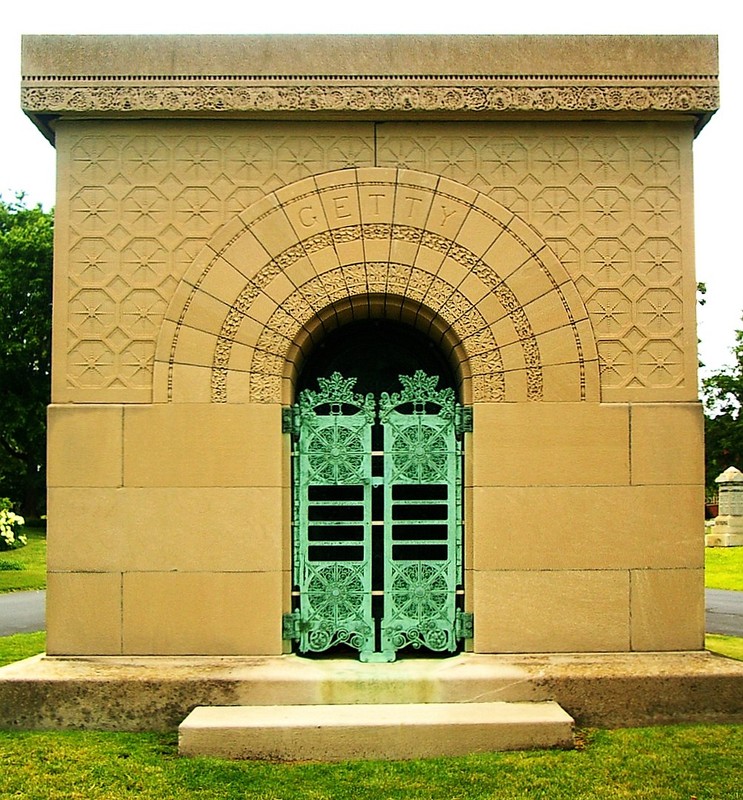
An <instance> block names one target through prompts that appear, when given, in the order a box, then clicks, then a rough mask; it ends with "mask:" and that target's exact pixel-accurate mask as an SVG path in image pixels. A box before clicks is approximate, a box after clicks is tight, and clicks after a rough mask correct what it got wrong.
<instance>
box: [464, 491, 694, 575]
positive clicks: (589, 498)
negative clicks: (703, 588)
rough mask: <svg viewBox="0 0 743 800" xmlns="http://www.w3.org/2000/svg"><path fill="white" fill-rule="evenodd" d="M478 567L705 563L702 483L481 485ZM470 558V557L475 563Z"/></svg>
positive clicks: (475, 514)
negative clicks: (486, 486)
mask: <svg viewBox="0 0 743 800" xmlns="http://www.w3.org/2000/svg"><path fill="white" fill-rule="evenodd" d="M470 491H471V493H472V510H471V516H469V517H467V516H466V517H465V518H466V519H468V523H467V534H468V535H471V537H472V542H471V543H470V544H469V547H471V548H472V558H473V561H472V562H471V563H472V566H473V568H474V569H476V570H494V569H504V570H511V569H512V570H540V569H629V568H647V567H689V568H701V567H702V566H703V564H704V560H703V559H704V552H703V551H704V548H703V547H702V541H701V537H700V535H699V531H700V529H701V525H702V519H701V516H702V508H703V502H704V497H703V489H702V487H695V486H590V487H588V486H561V487H552V486H523V487H499V488H496V487H491V488H483V487H475V488H473V489H471V490H470ZM468 563H469V562H468Z"/></svg>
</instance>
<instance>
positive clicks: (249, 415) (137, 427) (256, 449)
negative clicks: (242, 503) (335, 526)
mask: <svg viewBox="0 0 743 800" xmlns="http://www.w3.org/2000/svg"><path fill="white" fill-rule="evenodd" d="M124 438H125V446H124V485H125V486H127V487H129V486H227V487H229V486H281V485H282V480H283V476H282V474H281V472H282V433H281V407H280V406H279V405H272V404H255V405H226V404H215V403H211V404H207V403H205V404H185V403H184V404H168V405H154V406H129V407H127V408H125V409H124Z"/></svg>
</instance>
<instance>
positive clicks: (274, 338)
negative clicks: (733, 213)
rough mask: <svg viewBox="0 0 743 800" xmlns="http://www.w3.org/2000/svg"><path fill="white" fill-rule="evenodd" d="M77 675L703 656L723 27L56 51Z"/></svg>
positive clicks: (34, 80) (36, 76)
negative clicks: (699, 329)
mask: <svg viewBox="0 0 743 800" xmlns="http://www.w3.org/2000/svg"><path fill="white" fill-rule="evenodd" d="M22 102H23V107H24V109H25V111H26V113H27V114H28V115H29V116H30V117H31V118H32V119H33V121H34V122H35V123H36V125H37V126H38V128H39V129H40V131H41V132H42V133H43V134H44V135H45V136H46V137H47V138H48V139H49V140H50V142H52V143H53V145H54V147H55V148H56V151H57V158H58V194H57V205H56V256H55V278H54V349H53V353H54V358H53V390H52V404H51V406H50V409H49V480H48V483H49V544H48V546H49V580H48V610H47V615H48V617H47V619H48V652H49V654H50V655H56V656H70V655H73V656H81V655H97V656H103V655H117V656H120V655H148V656H152V655H155V656H164V655H220V656H227V655H236V656H237V655H239V656H253V655H262V656H263V655H279V654H282V653H290V652H295V653H298V654H300V655H306V656H309V657H311V656H314V655H321V654H326V655H327V654H331V655H334V656H336V657H340V658H346V657H347V658H350V659H354V658H361V659H362V660H363V661H392V660H396V659H400V658H404V657H406V656H407V655H409V654H411V653H415V654H417V655H420V654H426V655H429V656H431V657H437V656H439V657H440V656H446V655H451V654H453V653H456V652H460V651H465V652H467V651H471V652H473V653H480V654H488V653H497V654H504V653H558V652H585V653H588V652H629V651H664V650H674V651H677V650H682V651H683V650H700V649H701V648H702V647H703V631H704V619H703V612H704V606H703V537H702V534H701V532H702V529H703V528H702V510H703V488H702V487H703V466H702V449H703V448H702V413H701V408H700V405H699V403H698V401H697V380H696V362H697V356H696V332H695V277H694V246H693V244H694V224H693V202H692V145H693V142H694V138H695V136H696V135H697V134H698V133H699V131H700V130H701V128H702V127H703V126H704V124H705V123H706V122H707V120H708V119H709V117H710V115H711V114H712V113H714V111H715V109H716V108H717V106H718V79H717V49H716V39H715V38H714V37H708V36H669V37H655V36H651V37H626V36H617V37H605V36H603V37H572V36H548V37H539V36H523V37H500V36H440V37H415V36H413V37H403V36H358V37H357V36H339V37H320V36H306V37H293V36H268V37H259V36H223V37H217V36H191V37H184V36H156V37H131V36H89V37H85V36H70V37H61V36H60V37H56V36H30V37H26V38H25V39H24V43H23V89H22Z"/></svg>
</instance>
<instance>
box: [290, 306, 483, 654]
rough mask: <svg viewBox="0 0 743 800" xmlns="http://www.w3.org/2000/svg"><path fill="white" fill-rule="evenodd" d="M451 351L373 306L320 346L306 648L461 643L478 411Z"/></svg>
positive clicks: (314, 380)
mask: <svg viewBox="0 0 743 800" xmlns="http://www.w3.org/2000/svg"><path fill="white" fill-rule="evenodd" d="M454 386H455V379H454V374H453V371H452V369H451V366H450V365H449V364H448V362H447V361H446V359H445V358H444V357H443V354H442V353H441V352H440V351H439V350H438V349H437V348H436V347H435V346H434V345H433V344H432V343H431V342H430V340H429V339H428V338H427V337H426V336H425V334H423V333H421V332H420V331H417V330H416V329H415V328H413V327H412V326H410V325H407V324H404V323H401V322H397V321H392V320H386V319H364V320H361V321H357V322H354V323H351V324H349V325H346V326H343V327H341V328H338V329H336V330H334V331H332V332H331V333H330V334H329V335H328V336H326V337H325V339H324V340H323V341H322V342H321V344H320V345H319V346H317V347H316V348H314V349H313V351H312V353H311V354H310V356H309V358H308V359H307V361H306V362H305V364H304V366H303V369H302V371H301V373H300V375H299V379H298V382H297V388H298V392H297V402H296V404H295V406H294V407H293V409H292V420H291V426H290V429H291V433H292V437H293V448H292V452H293V459H292V463H293V492H294V496H293V561H294V563H293V575H294V586H293V597H294V604H293V605H294V607H293V611H292V613H291V614H290V615H287V618H286V624H287V628H288V630H287V634H288V636H287V638H293V639H294V640H295V641H296V643H297V645H296V646H297V649H298V651H299V652H300V653H304V654H313V653H315V654H318V653H328V652H337V651H338V650H344V649H345V650H349V649H350V650H351V651H358V653H359V656H360V658H361V660H362V661H393V660H395V658H396V657H397V654H398V653H399V652H400V651H406V650H413V651H416V652H428V653H439V654H446V653H452V652H455V651H456V650H457V649H458V647H459V644H460V642H461V640H462V639H463V638H464V637H465V636H468V635H471V634H470V632H469V631H468V629H467V628H468V625H467V623H468V617H467V616H466V615H464V613H463V611H462V604H463V563H462V552H463V548H462V528H463V519H462V456H463V453H462V441H463V433H464V431H465V429H467V428H468V414H467V413H466V410H465V409H464V408H463V407H462V406H461V405H460V404H459V403H458V402H457V398H456V394H455V390H454Z"/></svg>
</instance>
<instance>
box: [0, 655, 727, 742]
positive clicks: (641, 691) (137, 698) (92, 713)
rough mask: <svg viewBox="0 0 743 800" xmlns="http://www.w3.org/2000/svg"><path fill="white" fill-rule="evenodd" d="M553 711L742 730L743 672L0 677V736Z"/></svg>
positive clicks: (7, 671)
mask: <svg viewBox="0 0 743 800" xmlns="http://www.w3.org/2000/svg"><path fill="white" fill-rule="evenodd" d="M550 700H551V701H555V702H557V703H559V704H560V706H562V708H564V709H565V710H566V711H567V712H568V713H569V714H570V715H571V716H572V717H573V718H574V719H575V720H576V723H577V724H578V725H584V726H585V725H588V726H596V727H605V728H616V727H627V726H638V725H653V724H671V723H681V722H726V723H733V722H743V662H739V661H735V660H733V659H729V658H725V657H723V656H717V655H714V654H711V653H707V652H704V651H699V652H678V653H674V652H672V653H589V654H586V653H580V654H571V653H568V654H533V655H532V654H530V655H483V654H472V653H463V654H460V655H458V656H454V657H451V658H443V659H424V658H411V659H401V660H400V661H398V662H395V663H393V664H362V663H360V662H358V661H355V660H350V659H349V660H345V659H307V658H301V657H299V656H295V655H285V656H256V657H236V656H223V657H217V656H95V657H94V656H89V657H74V658H72V657H68V658H63V657H48V656H43V655H42V656H34V657H33V658H30V659H26V660H25V661H19V662H17V663H15V664H10V665H8V666H6V667H2V668H0V728H4V729H15V730H54V729H63V728H77V729H91V730H122V731H145V730H175V729H176V728H177V727H178V725H179V723H180V722H181V721H182V720H183V718H184V717H185V716H186V715H187V714H188V713H189V712H190V711H191V710H192V709H193V708H195V707H196V706H237V705H253V706H255V705H329V704H339V705H340V704H375V703H378V704H384V703H397V704H400V703H480V702H496V701H504V702H545V701H550Z"/></svg>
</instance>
